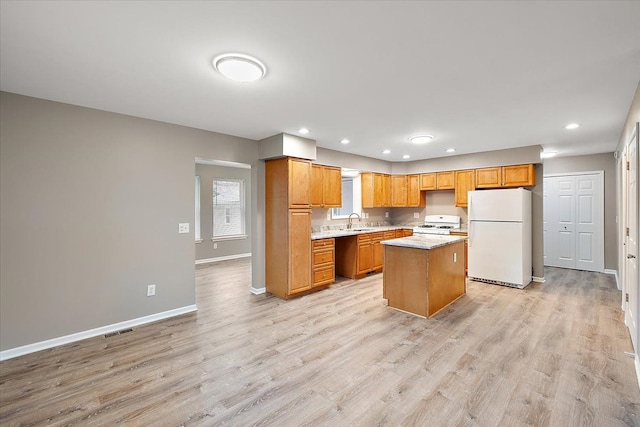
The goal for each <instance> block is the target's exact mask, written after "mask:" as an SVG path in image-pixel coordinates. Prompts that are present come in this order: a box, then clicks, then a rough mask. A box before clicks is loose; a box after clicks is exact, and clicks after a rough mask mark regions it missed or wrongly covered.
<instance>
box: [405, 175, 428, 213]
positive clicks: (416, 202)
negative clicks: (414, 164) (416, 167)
mask: <svg viewBox="0 0 640 427" xmlns="http://www.w3.org/2000/svg"><path fill="white" fill-rule="evenodd" d="M426 205H427V203H426V194H425V192H424V191H421V190H420V175H407V206H408V207H412V208H421V207H425V206H426Z"/></svg>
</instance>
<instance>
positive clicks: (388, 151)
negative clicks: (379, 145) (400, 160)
mask: <svg viewBox="0 0 640 427" xmlns="http://www.w3.org/2000/svg"><path fill="white" fill-rule="evenodd" d="M389 153H391V150H382V154H389Z"/></svg>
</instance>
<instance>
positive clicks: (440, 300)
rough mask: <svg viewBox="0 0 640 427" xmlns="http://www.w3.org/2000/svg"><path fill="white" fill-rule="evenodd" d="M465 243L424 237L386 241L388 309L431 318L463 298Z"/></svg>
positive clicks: (452, 238) (446, 237)
mask: <svg viewBox="0 0 640 427" xmlns="http://www.w3.org/2000/svg"><path fill="white" fill-rule="evenodd" d="M465 240H466V237H461V236H449V235H430V234H420V235H414V236H411V237H404V238H401V239H393V240H384V241H382V244H383V245H384V268H383V279H382V280H383V282H382V283H383V285H382V286H383V298H385V299H386V300H387V303H388V306H389V307H392V308H395V309H398V310H402V311H405V312H408V313H412V314H416V315H418V316H423V317H431V316H433V315H435V314H436V313H438V312H439V311H440V310H442V309H443V308H445V307H446V306H448V305H449V304H451V303H452V302H454V301H455V300H457V299H458V298H460V297H461V296H463V295H464V294H465V293H466V290H467V285H466V280H465V274H464V241H465Z"/></svg>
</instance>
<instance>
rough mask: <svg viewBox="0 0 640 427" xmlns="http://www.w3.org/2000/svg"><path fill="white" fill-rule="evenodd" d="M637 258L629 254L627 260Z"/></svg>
mask: <svg viewBox="0 0 640 427" xmlns="http://www.w3.org/2000/svg"><path fill="white" fill-rule="evenodd" d="M635 257H636V256H635V255H633V254H628V255H627V259H635Z"/></svg>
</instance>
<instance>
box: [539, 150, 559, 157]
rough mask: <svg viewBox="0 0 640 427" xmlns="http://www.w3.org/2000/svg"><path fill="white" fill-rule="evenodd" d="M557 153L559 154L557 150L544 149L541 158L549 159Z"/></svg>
mask: <svg viewBox="0 0 640 427" xmlns="http://www.w3.org/2000/svg"><path fill="white" fill-rule="evenodd" d="M556 154H558V152H557V151H543V152H542V153H540V158H542V159H548V158H549V157H553V156H555V155H556Z"/></svg>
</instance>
